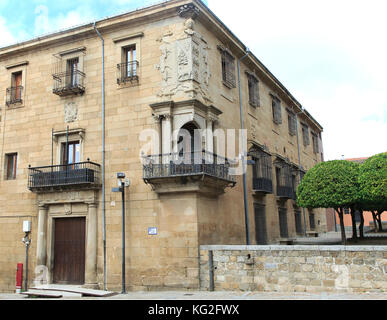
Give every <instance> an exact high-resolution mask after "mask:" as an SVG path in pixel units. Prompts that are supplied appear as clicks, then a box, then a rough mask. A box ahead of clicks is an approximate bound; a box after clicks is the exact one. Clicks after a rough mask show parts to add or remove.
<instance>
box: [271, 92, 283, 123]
mask: <svg viewBox="0 0 387 320" xmlns="http://www.w3.org/2000/svg"><path fill="white" fill-rule="evenodd" d="M271 105H272V111H273V121H274V123H276V124H281V123H282V114H281V101H280V100H279V99H278V98H276V97H272V102H271Z"/></svg>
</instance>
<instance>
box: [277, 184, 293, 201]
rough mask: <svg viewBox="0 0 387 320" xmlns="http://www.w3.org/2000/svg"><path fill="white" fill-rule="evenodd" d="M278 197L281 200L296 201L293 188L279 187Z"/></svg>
mask: <svg viewBox="0 0 387 320" xmlns="http://www.w3.org/2000/svg"><path fill="white" fill-rule="evenodd" d="M277 196H278V197H280V198H287V199H294V192H293V188H292V187H290V186H281V185H279V186H277Z"/></svg>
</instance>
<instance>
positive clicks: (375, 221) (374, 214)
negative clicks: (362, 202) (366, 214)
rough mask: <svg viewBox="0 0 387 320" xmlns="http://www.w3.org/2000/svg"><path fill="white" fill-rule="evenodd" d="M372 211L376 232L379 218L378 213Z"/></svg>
mask: <svg viewBox="0 0 387 320" xmlns="http://www.w3.org/2000/svg"><path fill="white" fill-rule="evenodd" d="M371 213H372V218H373V219H374V226H375V229H374V232H378V220H377V218H376V213H375V211H371Z"/></svg>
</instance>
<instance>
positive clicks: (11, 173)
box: [5, 153, 17, 180]
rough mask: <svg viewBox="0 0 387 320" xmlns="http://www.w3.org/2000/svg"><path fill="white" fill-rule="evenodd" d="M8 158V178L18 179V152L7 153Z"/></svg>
mask: <svg viewBox="0 0 387 320" xmlns="http://www.w3.org/2000/svg"><path fill="white" fill-rule="evenodd" d="M5 160H6V177H5V178H6V180H15V179H16V167H17V153H10V154H6V155H5Z"/></svg>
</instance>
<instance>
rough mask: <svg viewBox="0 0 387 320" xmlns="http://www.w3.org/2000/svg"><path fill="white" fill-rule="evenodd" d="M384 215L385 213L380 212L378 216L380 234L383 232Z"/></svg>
mask: <svg viewBox="0 0 387 320" xmlns="http://www.w3.org/2000/svg"><path fill="white" fill-rule="evenodd" d="M382 213H383V211H378V212H377V214H376V217H377V220H378V224H379V232H383V223H382Z"/></svg>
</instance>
